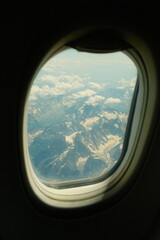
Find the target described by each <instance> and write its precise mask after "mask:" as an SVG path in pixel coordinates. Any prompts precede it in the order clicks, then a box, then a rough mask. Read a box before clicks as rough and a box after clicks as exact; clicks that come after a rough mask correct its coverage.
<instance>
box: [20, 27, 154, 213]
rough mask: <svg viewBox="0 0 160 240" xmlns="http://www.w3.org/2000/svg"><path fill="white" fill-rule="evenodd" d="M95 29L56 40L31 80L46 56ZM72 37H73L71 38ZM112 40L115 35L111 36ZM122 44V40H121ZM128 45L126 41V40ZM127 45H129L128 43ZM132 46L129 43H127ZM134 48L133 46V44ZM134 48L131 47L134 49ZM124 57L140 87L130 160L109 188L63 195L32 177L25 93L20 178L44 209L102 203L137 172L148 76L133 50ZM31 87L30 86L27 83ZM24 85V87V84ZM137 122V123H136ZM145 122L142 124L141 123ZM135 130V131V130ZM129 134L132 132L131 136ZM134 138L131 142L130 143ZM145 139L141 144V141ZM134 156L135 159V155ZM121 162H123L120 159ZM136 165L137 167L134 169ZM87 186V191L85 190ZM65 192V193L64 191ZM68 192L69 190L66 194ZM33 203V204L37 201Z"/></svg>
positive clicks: (100, 186)
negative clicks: (135, 72)
mask: <svg viewBox="0 0 160 240" xmlns="http://www.w3.org/2000/svg"><path fill="white" fill-rule="evenodd" d="M93 29H95V27H91V28H87V29H86V28H85V30H84V29H81V30H79V31H73V32H72V33H70V34H67V35H65V36H64V37H62V38H59V39H58V40H57V41H56V42H55V43H52V44H53V47H50V48H49V51H48V52H47V54H46V55H45V57H44V58H43V60H42V61H41V62H40V64H39V63H38V67H37V70H36V71H35V73H34V75H33V77H32V79H34V76H35V75H36V74H37V72H38V71H39V69H40V68H41V67H42V66H43V64H44V63H45V62H46V61H47V60H48V59H49V57H50V56H53V53H58V52H59V50H62V49H63V47H64V45H67V44H66V43H68V42H71V41H72V40H73V39H74V40H75V38H76V39H77V38H79V37H81V36H82V35H83V36H84V35H85V34H88V31H92V30H93ZM107 29H108V28H107V27H105V28H104V30H105V31H107ZM75 36H76V37H75ZM114 37H115V36H114ZM120 39H122V40H123V37H122V35H121V34H120ZM125 41H126V39H125ZM128 42H129V41H128ZM129 44H130V43H129ZM131 45H132V44H131ZM133 45H134V44H133ZM134 47H135V46H134ZM127 54H128V55H129V56H130V57H131V58H132V59H133V61H134V62H135V63H136V65H137V67H138V69H139V78H140V81H141V86H140V90H139V94H138V99H137V101H138V103H139V104H138V105H136V108H135V114H134V117H133V126H132V129H134V130H132V132H134V135H135V136H134V137H131V140H130V142H131V143H132V147H131V151H130V154H129V155H130V156H128V157H129V158H130V161H128V164H125V166H123V164H122V168H123V169H119V171H120V173H118V174H117V176H116V177H115V178H114V181H111V180H110V179H107V180H108V181H110V183H111V184H110V186H109V185H108V184H107V182H106V181H103V183H102V182H100V183H98V184H94V185H92V186H90V185H89V186H85V187H84V189H83V188H82V187H76V188H74V189H65V190H64V189H63V193H62V192H61V191H60V190H59V189H58V190H56V189H54V191H53V189H50V188H48V187H46V186H44V184H42V183H41V182H40V181H39V179H38V178H37V177H36V176H35V174H34V172H33V171H32V168H31V166H29V164H28V162H29V161H28V160H27V159H28V153H27V152H26V147H25V141H26V122H25V121H26V120H25V119H26V110H25V108H26V99H27V94H26V96H25V100H24V105H23V113H22V118H23V121H22V126H21V129H22V130H21V133H22V135H21V139H22V141H21V149H23V151H22V159H23V163H22V165H23V166H22V168H23V176H24V179H25V183H27V186H28V187H27V188H28V189H29V191H30V193H32V194H31V195H32V196H33V195H34V198H35V199H37V200H38V201H40V202H41V203H43V204H44V206H49V207H56V208H63V209H68V208H69V209H73V208H81V207H84V206H89V205H92V204H95V203H99V202H102V201H104V200H105V201H106V200H108V202H109V200H111V199H112V198H113V197H114V196H116V195H117V194H118V193H119V192H120V190H122V189H124V188H125V186H126V185H128V184H127V183H129V180H130V179H131V178H132V176H133V175H134V173H135V171H138V169H140V166H141V164H140V162H142V161H140V156H141V154H142V152H143V149H138V151H137V146H138V143H139V141H141V144H142V145H143V146H144V145H145V143H146V138H147V134H148V131H147V133H144V130H143V129H142V126H143V123H144V119H145V117H146V112H147V105H148V102H147V100H148V95H149V93H148V90H149V87H148V76H147V71H146V68H145V64H144V61H143V58H142V56H140V54H139V52H138V51H137V50H135V49H133V48H132V49H130V50H129V51H128V52H127ZM30 84H31V83H30ZM27 85H28V84H27ZM28 92H29V87H28V89H27V93H28ZM154 104H155V99H152V101H150V106H149V107H148V108H149V109H151V106H154ZM137 119H138V121H137ZM145 122H146V121H145ZM150 124H151V120H150V121H149V124H148V127H147V129H148V130H149V127H150ZM135 129H136V131H135ZM142 132H143V136H140V134H141V133H142ZM131 135H132V133H131ZM133 139H134V140H133ZM141 139H143V140H145V141H144V143H143V142H142V140H141ZM137 155H138V156H137ZM123 162H124V160H123ZM138 165H139V166H138ZM88 187H89V189H88ZM68 190H69V191H68ZM70 190H71V191H70ZM37 200H36V201H37Z"/></svg>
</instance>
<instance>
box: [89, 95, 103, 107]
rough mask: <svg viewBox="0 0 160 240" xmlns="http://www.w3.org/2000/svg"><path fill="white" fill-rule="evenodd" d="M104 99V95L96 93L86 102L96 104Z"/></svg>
mask: <svg viewBox="0 0 160 240" xmlns="http://www.w3.org/2000/svg"><path fill="white" fill-rule="evenodd" d="M104 99H105V98H104V97H102V96H99V95H95V96H92V97H90V98H89V99H88V100H87V101H86V104H89V105H93V106H96V105H97V104H98V102H99V101H102V100H104Z"/></svg>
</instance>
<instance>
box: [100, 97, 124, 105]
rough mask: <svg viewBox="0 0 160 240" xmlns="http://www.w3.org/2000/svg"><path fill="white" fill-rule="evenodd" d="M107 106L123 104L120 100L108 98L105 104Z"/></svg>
mask: <svg viewBox="0 0 160 240" xmlns="http://www.w3.org/2000/svg"><path fill="white" fill-rule="evenodd" d="M104 103H105V104H110V103H121V99H120V98H112V97H111V98H107V99H106V101H105V102H104Z"/></svg>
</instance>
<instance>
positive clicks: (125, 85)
mask: <svg viewBox="0 0 160 240" xmlns="http://www.w3.org/2000/svg"><path fill="white" fill-rule="evenodd" d="M136 80H137V78H136V77H134V78H132V79H130V80H126V79H124V78H122V79H121V80H120V81H119V82H118V83H119V84H120V85H119V86H118V87H117V89H124V88H128V87H130V88H131V89H134V87H135V84H136Z"/></svg>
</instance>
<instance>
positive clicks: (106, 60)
mask: <svg viewBox="0 0 160 240" xmlns="http://www.w3.org/2000/svg"><path fill="white" fill-rule="evenodd" d="M136 81H137V68H136V66H135V64H134V63H133V61H132V60H131V59H130V58H129V57H128V56H127V55H126V54H124V53H123V52H116V53H109V54H108V53H107V54H105V53H103V54H96V53H86V52H78V51H76V50H74V49H67V50H65V51H62V52H60V53H59V54H57V55H55V56H53V57H52V58H50V60H48V61H47V62H46V63H45V64H44V66H43V67H42V68H41V69H40V71H39V72H38V74H37V75H36V77H35V79H34V81H33V83H32V86H31V89H30V93H29V97H28V105H27V111H28V113H27V134H28V150H29V155H30V162H31V165H32V168H33V170H34V172H35V174H36V175H37V177H38V178H39V179H41V180H43V181H46V182H52V183H63V182H65V181H74V180H82V179H92V178H98V177H100V176H102V175H103V174H106V173H107V172H108V171H110V170H111V169H112V168H113V167H114V166H115V165H116V163H117V162H118V161H119V159H120V156H121V153H122V150H123V147H124V138H125V132H126V126H127V121H128V116H129V112H130V106H131V101H132V97H133V93H134V89H135V85H136Z"/></svg>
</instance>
